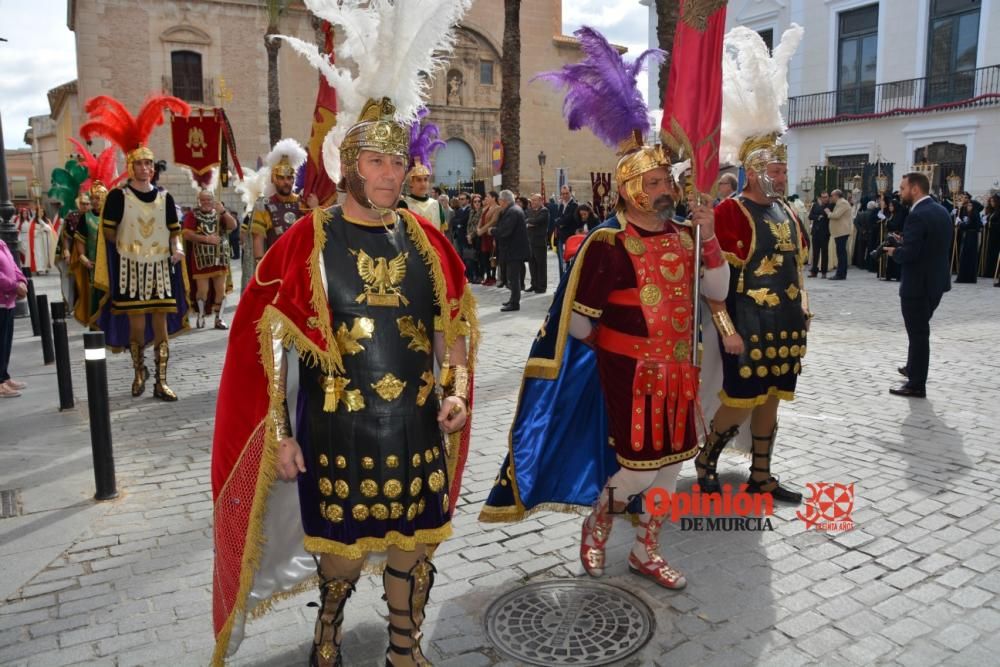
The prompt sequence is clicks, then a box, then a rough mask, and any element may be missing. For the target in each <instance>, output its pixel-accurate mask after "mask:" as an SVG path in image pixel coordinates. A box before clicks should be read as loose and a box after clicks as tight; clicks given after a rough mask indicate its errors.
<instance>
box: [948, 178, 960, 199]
mask: <svg viewBox="0 0 1000 667" xmlns="http://www.w3.org/2000/svg"><path fill="white" fill-rule="evenodd" d="M948 190H950V191H951V202H952V203H953V204H954V203H955V198H956V197H958V193H959V192H961V191H962V177H961V176H959V175H958V174H956V173H955V172H951V173H950V174H948Z"/></svg>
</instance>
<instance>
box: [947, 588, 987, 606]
mask: <svg viewBox="0 0 1000 667" xmlns="http://www.w3.org/2000/svg"><path fill="white" fill-rule="evenodd" d="M991 598H993V594H992V593H987V592H986V591H984V590H982V589H980V588H973V587H965V588H962V589H959V590H958V591H956V592H955V594H954V595H952V596H950V597H949V598H948V600H949V601H950V602H952V603H954V604H957V605H959V606H960V607H965V608H966V609H978V608H979V607H981V606H982V605H984V604H985V603H986V602H987V601H988V600H990V599H991Z"/></svg>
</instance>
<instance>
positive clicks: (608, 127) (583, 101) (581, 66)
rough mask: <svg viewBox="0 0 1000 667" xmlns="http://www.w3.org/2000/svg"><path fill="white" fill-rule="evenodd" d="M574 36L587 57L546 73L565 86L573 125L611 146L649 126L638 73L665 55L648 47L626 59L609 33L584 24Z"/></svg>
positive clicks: (567, 110)
mask: <svg viewBox="0 0 1000 667" xmlns="http://www.w3.org/2000/svg"><path fill="white" fill-rule="evenodd" d="M573 34H574V35H576V36H577V38H578V39H579V40H580V47H581V48H582V49H583V52H584V54H586V57H585V58H584V59H583V60H582V61H580V62H578V63H573V64H570V65H564V66H563V68H562V69H560V70H555V71H552V72H542V73H541V74H538V75H537V76H535V77H534V78H533V79H532V81H534V80H535V79H543V80H545V81H548V82H549V83H552V84H555V85H556V86H557V87H563V86H565V87H566V89H567V90H566V99H565V101H564V102H563V114H564V115H565V116H566V120H567V121H568V122H569V129H571V130H579V129H580V128H581V127H587V128H590V131H591V132H593V133H594V135H595V136H596V137H597V138H598V139H600V140H601V141H603V142H604V143H605V144H607V145H608V146H611V147H612V148H617V147H618V144H619V143H621V142H622V141H624V140H625V139H627V138H629V136H630V135H631V134H632V131H633V130H639V132H640V133H642V134H643V135H645V134H646V133H647V132H648V131H649V117H648V111H647V108H646V103H645V102H644V101H643V99H642V93H640V92H639V86H638V85H637V83H636V76H638V74H639V71H640V70H641V69H642V66H643V63H644V62H645V61H646V60H647V59H648V60H650V61H652V62H654V63H658V62H660V61H662V60H663V57H664V56H665V55H666V53H665V52H664V51H661V50H660V49H648V50H646V51H643V52H642V53H641V54H640V55H639V57H638V58H636V59H635V60H634V61H633V62H631V63H627V62H625V60H624V59H623V58H622V57H621V54H619V53H618V50H617V49H615V47H613V46H611V44H609V43H608V40H607V39H605V38H604V35H602V34H601V33H599V32H597V31H596V30H594V29H593V28H588V27H587V26H584V27H582V28H580V29H579V30H577V31H576V32H575V33H573Z"/></svg>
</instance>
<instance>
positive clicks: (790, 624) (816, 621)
mask: <svg viewBox="0 0 1000 667" xmlns="http://www.w3.org/2000/svg"><path fill="white" fill-rule="evenodd" d="M826 623H827V620H826V619H825V618H823V617H822V616H820V615H819V614H817V613H816V612H813V611H807V612H805V613H802V614H796V615H794V616H791V617H789V618H787V619H785V620H783V621H781V622H780V623H778V624H777V625H776V627H777V628H778V629H779V630H781V631H782V632H784V633H785V634H786V635H788V636H789V637H792V638H793V639H798V638H800V637H802V636H804V635H807V634H811V633H813V632H814V631H815V630H816V629H818V628H821V627H823V626H824V625H825V624H826Z"/></svg>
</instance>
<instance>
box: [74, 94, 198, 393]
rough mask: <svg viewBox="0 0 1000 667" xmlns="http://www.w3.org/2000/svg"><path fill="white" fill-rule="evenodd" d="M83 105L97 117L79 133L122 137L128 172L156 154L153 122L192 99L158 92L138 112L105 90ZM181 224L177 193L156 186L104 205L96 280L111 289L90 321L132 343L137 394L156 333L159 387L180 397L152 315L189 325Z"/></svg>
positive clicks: (115, 342)
mask: <svg viewBox="0 0 1000 667" xmlns="http://www.w3.org/2000/svg"><path fill="white" fill-rule="evenodd" d="M84 108H85V110H86V111H87V113H88V114H89V116H90V119H89V120H88V121H87V122H86V123H84V124H83V125H82V126H81V127H80V136H82V137H83V138H84V139H85V140H87V141H89V140H91V139H92V138H93V137H96V136H101V137H104V138H106V139H108V140H109V141H111V142H112V143H113V144H115V145H116V146H117V147H118V148H119V149H121V150H122V152H124V153H125V161H126V165H127V172H128V174H129V176H132V175H133V171H132V168H133V163H135V162H136V161H138V160H150V161H152V160H154V159H155V156H154V155H153V151H152V150H150V149H149V148H148V147H147V146H146V143H147V141H148V139H149V135H150V134H152V132H153V129H154V128H155V127H156V126H157V125H160V124H162V123H163V111H164V110H165V109H166V110H169V111H171V112H172V113H177V114H181V115H184V116H186V115H187V114H189V113H190V110H191V108H190V106H188V104H187V103H186V102H184V101H182V100H180V99H178V98H176V97H170V96H167V95H159V96H153V97H151V98H150V99H149V100H147V101H146V103H145V104H144V105H143V106H142V108H141V109H140V110H139V113H138V114H136V115H135V116H132V114H131V113H129V111H128V109H126V108H125V106H124V105H123V104H122V103H121V102H119V101H118V100H116V99H114V98H112V97H108V96H106V95H101V96H98V97H95V98H93V99H91V100H89V101H88V102H87V104H86V105H85V107H84ZM109 232H114V235H115V241H114V243H110V242H109V243H105V242H104V235H105V234H106V233H109ZM180 232H181V226H180V221H179V220H178V219H177V207H176V206H175V205H174V198H173V197H172V196H171V195H170V193H168V192H166V191H164V190H159V189H157V188H155V187H154V188H153V189H151V190H149V191H148V192H143V191H140V190H137V189H135V188H134V187H132V186H131V185H130V184H125V185H123V186H121V187H118V188H114V189H111V190H109V192H108V195H107V198H106V199H105V201H104V206H103V208H102V210H101V227H100V230H99V232H98V241H97V262H96V266H95V270H94V287H96V288H97V289H99V290H101V291H103V292H104V294H103V295H102V297H101V301H100V305H99V307H98V311H99V312H98V313H97V315H96V317H95V318H93V319H92V321H91V324H92V326H95V327H97V328H99V329H101V330H102V331H104V335H105V340H106V342H107V344H108V346H110V347H111V349H112V350H114V351H120V350H123V349H125V348H126V347H127V348H128V349H129V351H130V352H131V354H132V365H133V370H134V372H135V375H134V379H133V381H132V395H133V396H141V395H142V393H143V392H144V391H145V387H146V380H147V378H148V376H149V371H148V370H147V369H146V365H145V347H146V345H147V344H149V342H151V341H152V342H154V353H155V354H154V358H155V363H156V377H155V382H154V386H153V395H154V396H155V397H157V398H160V399H162V400H165V401H176V400H177V395H176V394H175V393H174V392H173V390H172V389H170V387H169V386H168V385H167V365H168V360H169V357H170V344H169V343H168V341H167V340H166V339H163V340H156V339H155V338H154V332H153V329H152V322H151V317H150V316H151V315H154V314H161V313H162V314H164V316H165V317H166V329H167V335H168V336H169V335H174V334H177V333H179V332H180V331H181V330H183V329H184V328H186V325H187V298H186V296H185V291H186V286H187V272H186V271H185V267H184V263H183V262H178V263H176V264H175V263H174V262H173V260H172V254H173V253H174V252H175V251H176V252H182V250H181V248H182V246H181V238H180ZM132 315H145V316H146V317H145V318H144V320H145V327H144V329H145V331H144V332H143V334H142V340H143V342H142V343H137V342H134V341H131V340H130V324H129V319H128V316H132Z"/></svg>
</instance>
